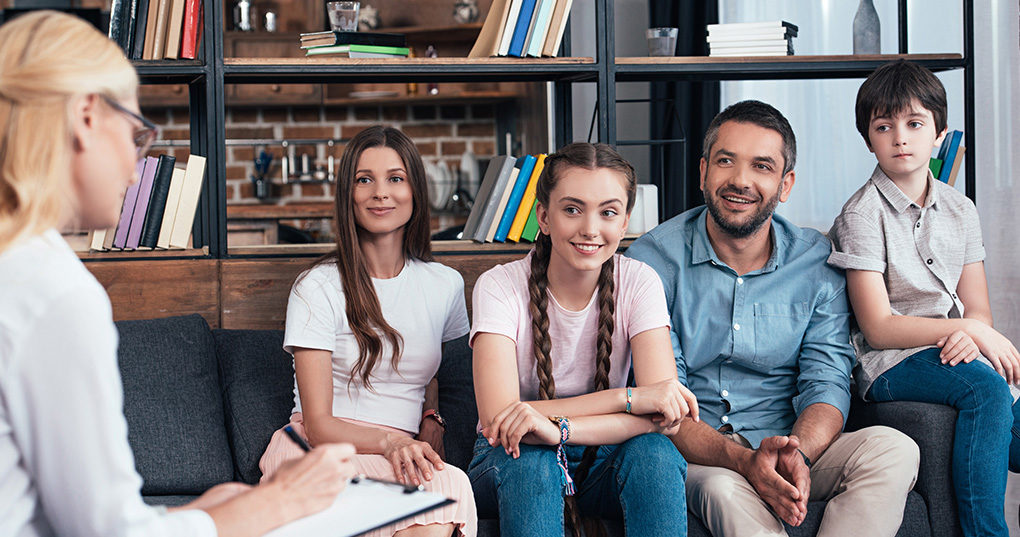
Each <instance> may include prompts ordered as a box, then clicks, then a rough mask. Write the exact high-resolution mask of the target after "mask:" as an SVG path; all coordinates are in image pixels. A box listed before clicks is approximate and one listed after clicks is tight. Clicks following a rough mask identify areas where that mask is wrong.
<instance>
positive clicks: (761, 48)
mask: <svg viewBox="0 0 1020 537" xmlns="http://www.w3.org/2000/svg"><path fill="white" fill-rule="evenodd" d="M709 50H711V51H712V52H719V53H722V54H730V53H733V52H777V51H778V52H792V51H793V47H792V46H790V45H748V46H746V47H725V48H720V47H711V48H710V49H709Z"/></svg>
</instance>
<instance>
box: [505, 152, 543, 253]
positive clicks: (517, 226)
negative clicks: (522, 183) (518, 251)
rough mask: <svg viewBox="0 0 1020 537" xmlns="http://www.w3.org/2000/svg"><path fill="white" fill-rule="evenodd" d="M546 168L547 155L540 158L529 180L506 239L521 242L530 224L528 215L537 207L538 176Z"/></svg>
mask: <svg viewBox="0 0 1020 537" xmlns="http://www.w3.org/2000/svg"><path fill="white" fill-rule="evenodd" d="M544 167H545V153H543V154H541V155H539V156H538V161H537V162H535V169H534V171H532V172H531V178H530V179H528V187H527V188H526V189H525V190H524V197H523V198H521V204H520V206H518V207H517V214H515V215H514V223H513V224H511V225H510V233H507V235H506V238H507V239H509V240H512V241H514V242H520V240H521V232H523V231H524V224H527V223H528V215H529V214H531V207H532V206H533V205H535V189H536V188H537V187H538V176H540V175H542V168H544Z"/></svg>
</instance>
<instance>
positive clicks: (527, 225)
mask: <svg viewBox="0 0 1020 537" xmlns="http://www.w3.org/2000/svg"><path fill="white" fill-rule="evenodd" d="M544 167H545V155H544V154H543V155H525V156H523V157H521V158H514V157H512V156H509V155H501V156H496V157H492V159H490V160H489V166H488V167H487V168H486V169H485V177H484V178H482V184H481V185H480V186H479V187H478V194H477V195H476V196H475V202H474V205H472V206H471V214H469V215H468V219H467V223H466V224H464V232H463V234H462V235H461V238H464V239H471V240H473V241H475V242H506V241H508V240H509V241H513V242H520V241H522V240H524V241H529V242H534V240H535V237H537V236H538V216H537V215H536V213H535V188H536V186H537V185H538V177H539V176H540V175H541V174H542V168H544Z"/></svg>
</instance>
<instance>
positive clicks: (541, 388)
mask: <svg viewBox="0 0 1020 537" xmlns="http://www.w3.org/2000/svg"><path fill="white" fill-rule="evenodd" d="M567 168H582V169H587V170H596V169H599V168H607V169H610V170H614V171H617V172H620V174H621V175H623V176H624V178H625V180H626V185H625V186H626V190H627V213H628V214H629V213H630V211H631V209H632V208H633V207H634V197H635V192H636V190H637V179H636V176H635V173H634V168H633V167H632V166H631V165H630V164H629V163H628V162H627V161H626V160H625V159H624V158H623V157H621V156H620V155H619V153H617V152H616V151H615V150H614V149H613V148H612V147H610V146H608V145H605V144H588V143H575V144H570V145H567V146H565V147H563V148H562V149H560V150H559V151H558V152H556V153H553V154H551V155H549V156H548V157H546V159H545V167H544V168H543V170H542V174H541V175H540V176H539V179H538V184H537V187H536V191H535V198H536V201H537V203H540V204H542V205H543V206H544V207H549V195H550V193H551V192H552V190H553V189H555V188H556V184H557V182H558V180H559V178H560V177H561V175H562V173H563V171H564V170H565V169H567ZM551 254H552V241H551V240H550V238H549V236H548V235H546V234H544V233H539V235H538V237H537V238H536V239H535V248H534V252H533V253H532V256H531V275H530V277H529V278H528V294H529V297H530V305H529V312H530V314H531V332H532V347H533V349H534V353H535V372H536V374H537V375H538V382H539V385H538V396H539V399H543V400H546V399H555V397H556V381H555V379H554V378H553V374H552V356H551V353H550V351H551V349H552V342H551V341H550V339H549V313H548V305H549V274H548V269H549V259H550V257H551ZM613 272H614V262H613V257H610V258H609V259H607V260H606V261H605V262H604V263H602V268H601V270H600V271H599V278H598V284H597V285H598V297H597V298H598V307H599V316H598V334H597V336H596V342H595V349H596V352H595V376H594V389H595V391H601V390H605V389H607V388H609V369H610V360H609V359H610V356H611V355H612V353H613V331H614V330H615V328H616V326H615V313H616V281H615V279H614V277H613ZM597 451H598V447H597V446H589V447H588V448H587V449H585V450H584V455H583V457H582V458H581V463H580V465H579V466H578V468H577V470H576V472H575V477H574V481H575V482H576V483H577V486H578V487H580V485H581V483H582V482H583V481H584V480H585V478H587V477H588V472H589V471H590V470H591V467H592V464H593V463H594V462H595V455H596V453H597ZM564 510H565V518H566V519H567V520H569V521H570V522H571V525H572V526H573V527H574V532H575V534H577V535H579V534H580V528H581V527H582V524H583V525H584V526H585V530H586V531H585V533H586V534H587V535H594V534H596V533H601V532H600V531H599V530H600V529H601V526H595V525H593V524H591V523H590V521H582V520H581V519H580V516H579V513H578V509H577V504H576V501H575V500H574V499H573V497H568V498H567V500H566V502H565V504H564ZM593 531H594V533H593Z"/></svg>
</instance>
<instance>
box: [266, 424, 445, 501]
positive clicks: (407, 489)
mask: <svg viewBox="0 0 1020 537" xmlns="http://www.w3.org/2000/svg"><path fill="white" fill-rule="evenodd" d="M283 432H284V433H286V434H287V436H288V437H290V439H291V440H293V441H294V443H295V444H297V445H298V447H300V448H301V449H302V450H303V451H305V452H311V451H312V447H311V446H309V445H308V442H306V441H305V439H304V438H302V437H301V435H299V434H298V433H297V431H295V430H294V428H293V427H291V426H290V425H287V426H286V427H284V428H283ZM345 445H346V444H345ZM348 481H349V482H351V483H359V482H361V481H375V482H377V483H385V484H387V485H393V486H397V487H400V488H402V489H404V493H405V494H408V493H411V492H415V491H419V490H425V487H423V486H421V485H411V484H407V485H405V484H403V483H397V482H395V481H385V480H382V479H374V478H371V477H367V476H365V475H353V476H351V477H350V479H348Z"/></svg>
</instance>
